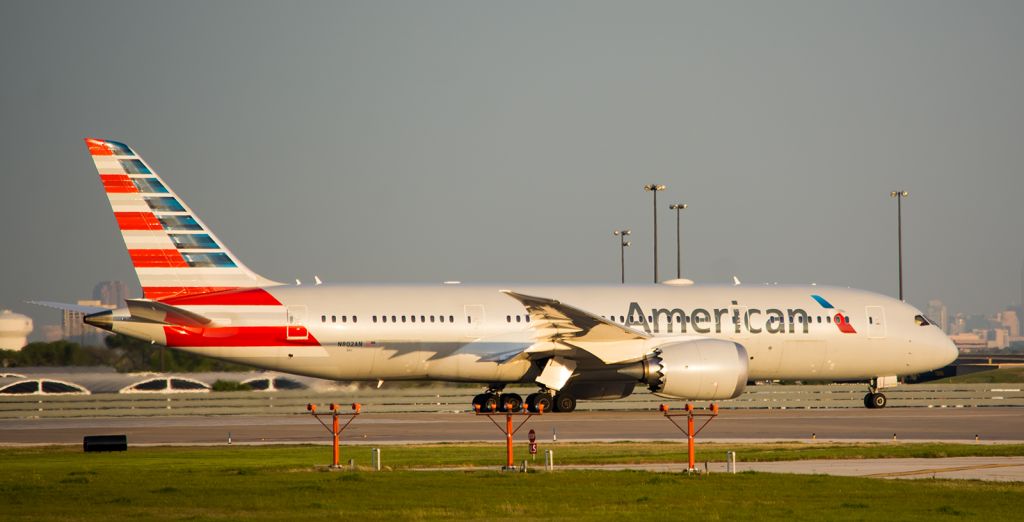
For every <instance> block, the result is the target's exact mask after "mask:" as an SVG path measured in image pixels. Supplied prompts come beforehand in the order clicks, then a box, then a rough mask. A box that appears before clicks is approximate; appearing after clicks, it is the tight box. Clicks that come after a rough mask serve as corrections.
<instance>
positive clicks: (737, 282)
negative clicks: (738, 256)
mask: <svg viewBox="0 0 1024 522" xmlns="http://www.w3.org/2000/svg"><path fill="white" fill-rule="evenodd" d="M732 284H733V285H735V286H740V278H738V277H736V276H732Z"/></svg>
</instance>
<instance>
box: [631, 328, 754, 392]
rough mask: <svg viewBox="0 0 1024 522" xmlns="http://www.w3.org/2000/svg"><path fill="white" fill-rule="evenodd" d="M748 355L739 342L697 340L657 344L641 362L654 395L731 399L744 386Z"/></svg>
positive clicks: (741, 390) (646, 380) (745, 383)
mask: <svg viewBox="0 0 1024 522" xmlns="http://www.w3.org/2000/svg"><path fill="white" fill-rule="evenodd" d="M748 360H749V358H748V357H747V350H746V348H744V347H743V346H742V345H740V344H737V343H733V342H729V341H721V340H717V339H698V340H693V341H684V342H677V343H670V344H665V345H662V346H659V347H658V348H657V349H655V351H654V354H653V355H652V356H651V357H649V358H648V359H647V360H646V361H644V363H645V364H644V374H645V375H644V377H645V379H644V380H645V382H647V384H648V386H649V387H650V389H651V392H653V393H654V394H655V395H660V396H662V397H669V398H674V399H691V400H714V399H734V398H736V397H738V396H739V395H740V394H741V393H743V389H744V388H746V386H747V367H748V364H747V362H748Z"/></svg>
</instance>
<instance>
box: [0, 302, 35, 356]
mask: <svg viewBox="0 0 1024 522" xmlns="http://www.w3.org/2000/svg"><path fill="white" fill-rule="evenodd" d="M30 333H32V319H31V318H29V317H28V316H27V315H21V314H16V313H14V312H12V311H10V310H3V311H0V349H3V350H20V349H22V348H23V347H24V346H25V345H26V344H28V334H30Z"/></svg>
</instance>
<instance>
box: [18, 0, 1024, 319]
mask: <svg viewBox="0 0 1024 522" xmlns="http://www.w3.org/2000/svg"><path fill="white" fill-rule="evenodd" d="M0 60H2V69H0V71H2V76H0V138H2V139H0V155H2V157H3V158H4V160H3V163H2V165H3V166H2V167H0V168H2V178H0V179H2V185H0V222H2V223H3V231H4V236H5V237H4V241H3V248H2V249H0V252H2V255H0V307H3V308H13V309H15V310H17V311H21V312H25V313H31V314H32V315H33V316H34V317H35V318H36V324H37V328H38V326H39V325H41V324H44V323H56V322H57V321H58V314H57V313H55V312H49V311H45V310H35V309H33V308H34V307H32V306H30V305H26V304H23V301H25V300H27V299H50V300H63V301H74V300H76V299H82V298H89V297H90V293H91V291H92V287H93V285H94V284H95V283H96V282H97V281H100V280H106V279H122V280H125V281H130V282H131V283H132V284H133V285H137V283H136V282H135V276H134V272H133V271H132V269H131V265H130V263H129V259H128V256H127V254H126V252H125V250H124V245H123V243H122V241H121V238H120V235H119V234H118V232H117V228H116V225H115V222H114V219H113V217H112V215H111V211H110V207H109V205H108V203H107V201H106V198H105V196H104V194H103V190H102V187H101V185H100V182H99V180H98V178H97V174H96V171H95V169H94V168H93V165H92V162H91V161H90V159H89V156H88V154H87V152H86V148H85V145H84V143H83V142H82V138H83V137H85V136H96V137H103V138H111V139H116V140H121V141H125V142H126V143H128V144H129V145H130V146H132V147H133V148H135V149H136V151H138V152H140V153H141V154H142V156H143V157H144V158H145V159H146V160H147V161H148V162H149V163H150V164H151V165H153V166H154V168H155V169H156V170H157V171H158V172H159V173H160V174H161V175H162V176H163V177H164V178H165V180H166V181H167V182H168V184H169V185H171V187H173V188H174V190H176V191H177V192H178V193H179V194H180V195H181V196H182V197H183V198H184V199H185V200H186V201H187V202H188V203H189V204H190V205H191V206H192V208H193V209H194V210H195V211H196V212H197V213H198V214H199V215H200V216H201V217H202V218H203V219H204V220H205V221H206V223H207V225H209V226H210V227H211V228H212V229H213V230H214V231H215V232H216V233H217V234H218V235H219V236H220V237H221V239H222V240H224V242H225V243H227V245H228V246H229V247H230V248H231V249H232V250H233V251H234V252H235V253H236V254H237V255H238V256H239V257H240V258H241V259H242V260H243V261H244V262H245V263H246V264H248V265H249V266H250V267H251V268H253V269H254V270H256V271H258V272H260V273H262V274H264V275H266V276H268V277H270V278H273V279H278V280H283V281H290V280H293V279H295V278H296V277H299V278H302V279H303V280H311V279H312V276H313V275H314V274H317V275H319V276H320V277H321V278H322V279H324V280H325V281H328V282H396V281H397V282H435V281H442V280H446V279H460V280H463V281H472V282H486V281H503V282H504V281H510V282H519V281H521V282H581V283H582V282H614V281H617V278H618V261H619V258H618V247H617V243H616V239H615V238H614V237H613V236H612V234H611V232H612V230H613V229H615V228H620V227H628V228H632V230H633V233H634V235H633V244H634V246H633V247H631V248H630V249H628V251H627V258H626V264H627V277H628V280H630V281H633V282H648V281H650V279H651V242H652V234H651V201H650V195H649V193H645V192H644V191H643V190H642V186H643V184H644V183H649V182H659V183H664V184H666V185H668V190H667V191H665V192H662V193H661V197H660V198H659V207H660V208H659V209H658V212H659V215H660V218H661V222H660V224H661V228H660V232H661V241H660V247H661V256H660V259H661V273H662V275H663V276H665V277H666V278H667V277H669V276H674V271H675V245H674V234H675V230H674V225H675V221H674V216H673V214H672V213H671V211H669V210H668V204H669V203H672V202H675V201H679V202H686V203H688V204H689V205H690V209H688V210H686V211H685V213H684V225H683V235H684V241H683V245H684V254H683V263H684V275H685V276H688V277H690V278H692V279H695V280H696V281H698V282H726V281H730V280H731V276H732V275H734V274H735V275H738V276H739V277H740V278H741V279H742V280H743V281H744V283H750V284H754V283H761V282H775V281H778V282H793V283H803V282H807V283H809V282H818V283H831V284H836V285H843V286H854V287H859V288H865V289H869V290H875V291H880V292H885V293H888V294H891V295H894V294H895V293H896V283H897V280H896V268H897V265H896V231H895V220H896V203H895V200H893V199H891V198H890V197H889V192H890V191H891V190H894V189H897V188H903V189H906V190H909V191H910V198H909V199H907V200H906V202H905V205H904V240H905V243H904V247H905V267H906V294H907V298H908V300H909V301H911V302H912V303H914V304H916V305H918V306H924V305H925V304H926V302H927V300H928V299H930V298H939V299H942V300H943V301H945V302H946V303H947V304H948V305H949V306H950V308H951V309H952V311H967V312H976V313H982V312H984V313H989V312H994V311H997V310H999V309H1000V308H1001V307H1002V306H1003V305H1005V304H1008V303H1010V302H1017V301H1019V300H1020V290H1019V289H1020V272H1021V262H1022V259H1024V237H1022V230H1021V224H1022V223H1024V169H1022V166H1024V99H1022V95H1024V67H1022V65H1024V63H1022V62H1024V3H1022V2H981V1H973V2H960V1H950V2H941V1H923V2H915V1H900V2H891V1H880V2H827V1H826V2H823V1H820V0H811V1H806V2H778V1H776V2H762V1H754V2H749V3H748V2H707V3H685V2H637V1H629V2H626V1H623V2H596V1H585V2H549V1H543V2H502V3H497V2H493V3H492V2H478V1H467V2H437V1H431V2H424V1H410V2H351V3H341V2H325V3H311V2H299V3H285V2H274V3H268V4H266V5H261V4H260V3H257V2H253V1H250V0H245V1H238V2H139V1H125V2H98V1H89V2H79V1H69V2H48V1H36V2H4V3H2V4H0Z"/></svg>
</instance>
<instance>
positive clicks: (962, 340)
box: [949, 330, 988, 353]
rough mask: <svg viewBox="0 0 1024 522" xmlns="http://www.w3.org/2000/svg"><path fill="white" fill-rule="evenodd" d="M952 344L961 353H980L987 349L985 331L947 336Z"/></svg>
mask: <svg viewBox="0 0 1024 522" xmlns="http://www.w3.org/2000/svg"><path fill="white" fill-rule="evenodd" d="M949 338H950V340H952V341H953V344H955V345H956V347H957V349H959V350H960V351H961V352H963V353H969V352H975V351H982V350H985V349H986V348H988V337H987V335H986V333H985V331H983V330H982V331H974V332H969V333H957V334H953V335H950V336H949Z"/></svg>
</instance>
